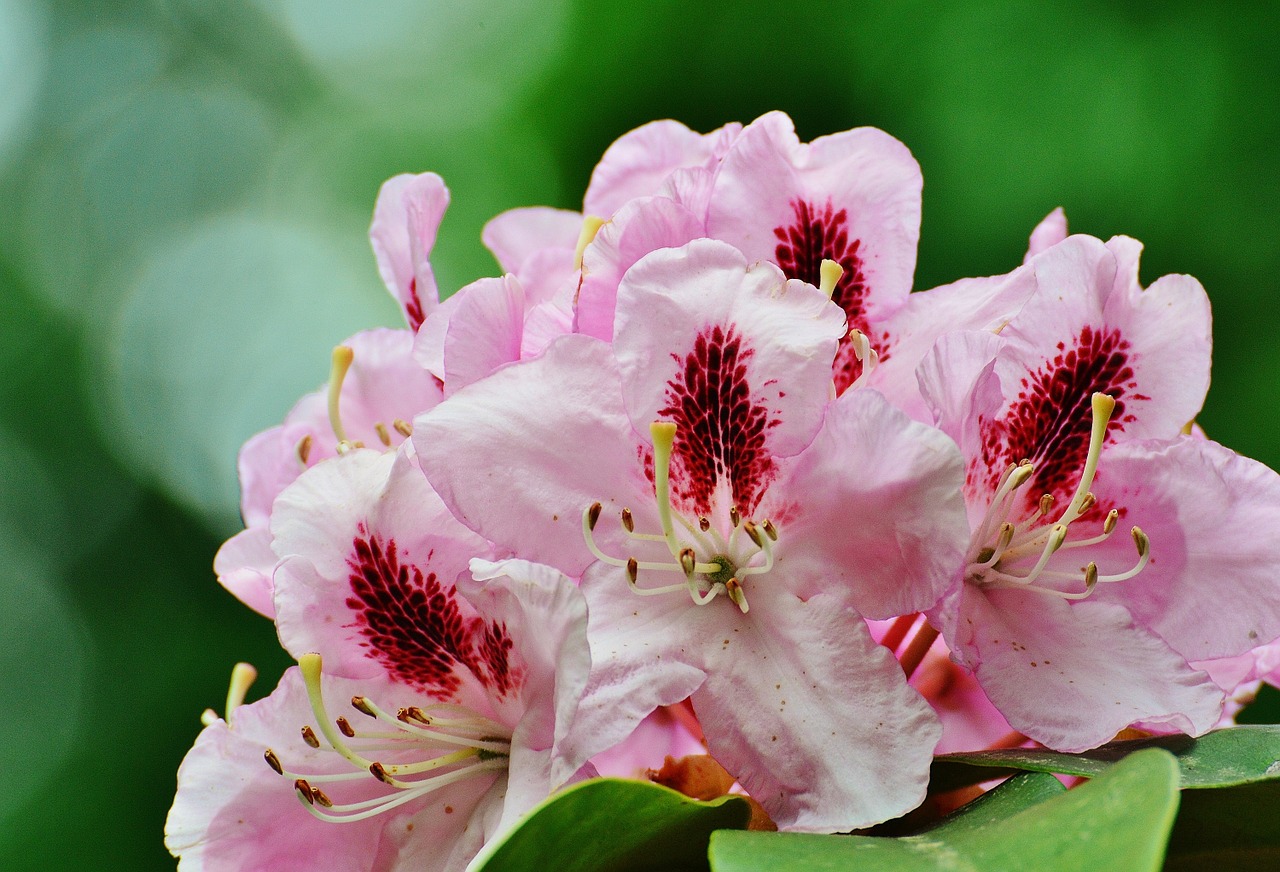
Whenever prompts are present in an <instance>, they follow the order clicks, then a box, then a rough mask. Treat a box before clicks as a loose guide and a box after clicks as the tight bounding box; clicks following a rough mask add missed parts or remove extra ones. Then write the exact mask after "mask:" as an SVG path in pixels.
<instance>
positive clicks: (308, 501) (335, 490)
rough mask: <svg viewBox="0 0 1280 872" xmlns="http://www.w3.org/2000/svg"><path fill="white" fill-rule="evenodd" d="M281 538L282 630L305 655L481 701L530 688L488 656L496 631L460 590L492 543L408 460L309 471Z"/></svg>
mask: <svg viewBox="0 0 1280 872" xmlns="http://www.w3.org/2000/svg"><path fill="white" fill-rule="evenodd" d="M273 532H274V533H275V548H276V550H277V552H278V553H279V554H280V555H281V557H282V561H281V564H280V566H279V567H278V568H277V570H276V575H275V604H276V612H277V620H276V627H277V630H278V632H279V634H280V640H281V643H282V644H283V645H284V646H285V648H286V649H288V650H289V651H290V652H291V653H292V654H294V655H295V656H298V655H301V654H303V653H306V652H309V651H315V652H317V653H319V654H321V655H322V656H323V657H324V660H325V668H326V670H327V671H328V672H330V673H331V674H334V675H345V676H350V677H359V678H366V677H371V676H379V675H386V676H388V678H390V679H391V680H393V681H397V682H399V683H401V684H404V685H407V686H409V687H412V688H414V689H415V690H416V691H417V692H419V693H420V694H422V695H424V696H431V697H434V698H436V699H440V700H461V701H464V702H465V703H467V704H469V705H472V706H475V705H480V706H487V705H488V704H489V703H488V700H490V699H493V700H501V699H502V698H505V697H509V696H511V695H512V694H513V693H514V691H515V690H516V689H517V688H518V687H519V682H518V676H514V675H510V674H508V670H507V669H506V665H507V664H506V663H505V661H504V662H503V663H502V664H501V665H502V667H503V668H502V669H497V668H491V667H492V666H493V662H491V661H490V660H486V659H483V658H479V657H478V656H477V653H476V649H475V647H474V645H475V639H476V636H475V634H476V633H479V632H481V631H483V630H485V626H480V625H476V624H475V623H474V622H473V620H472V619H473V616H474V614H475V612H474V609H472V608H471V607H470V606H469V605H467V604H465V603H462V602H460V601H459V600H458V598H457V597H456V596H455V595H454V587H453V583H454V579H456V578H457V577H458V575H460V574H461V573H462V572H464V571H465V570H466V567H467V564H468V562H469V561H470V559H471V558H472V557H475V556H484V555H486V554H487V552H488V549H487V546H486V544H485V543H484V542H483V540H480V539H479V538H478V537H476V536H475V535H474V534H473V533H471V532H470V531H469V530H467V529H466V528H464V527H462V525H460V524H458V523H457V521H455V520H454V519H453V518H452V516H451V515H450V514H449V512H448V511H447V510H446V509H445V507H444V505H443V503H442V502H441V501H440V500H439V498H438V497H436V496H435V494H434V493H433V492H432V490H431V488H430V486H429V485H428V484H427V482H426V479H425V478H424V477H423V476H422V474H421V473H420V472H419V471H418V469H417V468H416V467H415V466H414V465H413V463H412V461H411V460H409V459H408V456H407V455H406V454H404V453H399V454H397V455H389V454H388V455H383V454H375V453H373V452H369V451H352V452H349V453H348V454H346V455H344V456H342V457H339V458H337V459H336V460H334V461H331V462H329V463H326V464H324V465H323V466H320V467H317V468H315V469H313V470H311V471H309V472H308V473H307V474H305V475H303V476H301V477H300V478H299V479H298V481H297V482H296V483H295V484H294V485H293V486H292V487H290V488H289V490H287V491H286V492H285V493H284V494H282V495H281V497H280V499H279V501H278V502H277V507H276V516H275V518H274V519H273ZM481 623H483V622H481ZM499 635H501V636H504V637H505V634H499ZM482 710H483V709H482Z"/></svg>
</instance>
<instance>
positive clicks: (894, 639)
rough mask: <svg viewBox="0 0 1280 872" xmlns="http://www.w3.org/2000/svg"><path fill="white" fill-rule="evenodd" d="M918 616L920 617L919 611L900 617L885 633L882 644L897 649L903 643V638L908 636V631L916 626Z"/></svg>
mask: <svg viewBox="0 0 1280 872" xmlns="http://www.w3.org/2000/svg"><path fill="white" fill-rule="evenodd" d="M918 617H920V613H919V612H912V613H911V614H909V615H903V616H902V617H900V618H898V619H897V620H896V621H894V622H893V623H892V624H890V625H889V631H888V632H887V633H885V634H884V638H883V639H881V640H880V644H881V645H883V646H884V647H886V648H888V649H889V650H890V651H897V650H898V646H899V645H901V644H902V640H903V639H905V638H907V633H909V632H911V628H912V627H914V626H915V623H916V618H918Z"/></svg>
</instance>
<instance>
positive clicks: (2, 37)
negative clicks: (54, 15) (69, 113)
mask: <svg viewBox="0 0 1280 872" xmlns="http://www.w3.org/2000/svg"><path fill="white" fill-rule="evenodd" d="M47 17H48V16H47V13H46V10H45V7H44V4H42V3H35V2H30V0H0V94H3V95H4V96H3V97H0V168H2V167H4V165H5V164H6V162H7V161H8V159H9V156H10V154H11V153H12V151H13V149H14V147H15V145H16V144H17V143H18V142H19V141H20V139H21V138H22V136H23V134H25V133H26V132H27V130H28V129H29V127H30V122H31V116H32V110H33V109H34V108H35V106H36V98H37V97H38V96H39V93H40V84H41V80H42V79H43V78H44V75H45V67H46V64H47V62H48V53H49V34H48V21H47V20H46V19H47Z"/></svg>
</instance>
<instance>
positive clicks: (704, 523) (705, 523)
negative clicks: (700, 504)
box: [698, 518, 711, 533]
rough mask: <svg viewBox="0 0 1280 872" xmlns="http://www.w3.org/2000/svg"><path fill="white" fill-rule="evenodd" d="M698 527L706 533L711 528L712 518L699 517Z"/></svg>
mask: <svg viewBox="0 0 1280 872" xmlns="http://www.w3.org/2000/svg"><path fill="white" fill-rule="evenodd" d="M698 529H699V530H701V531H702V532H704V533H705V532H707V531H708V530H710V529H711V519H710V518H699V519H698Z"/></svg>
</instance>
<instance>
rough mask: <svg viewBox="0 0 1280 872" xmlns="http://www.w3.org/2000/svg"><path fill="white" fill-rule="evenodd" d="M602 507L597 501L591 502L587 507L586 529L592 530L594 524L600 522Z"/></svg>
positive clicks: (594, 527)
mask: <svg viewBox="0 0 1280 872" xmlns="http://www.w3.org/2000/svg"><path fill="white" fill-rule="evenodd" d="M602 509H604V506H602V505H600V504H599V503H592V504H591V505H590V506H589V507H588V508H587V529H588V530H590V531H594V530H595V529H596V524H598V523H600V512H601V510H602Z"/></svg>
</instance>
